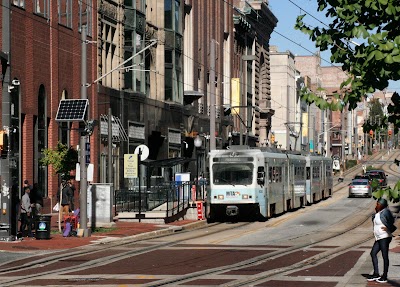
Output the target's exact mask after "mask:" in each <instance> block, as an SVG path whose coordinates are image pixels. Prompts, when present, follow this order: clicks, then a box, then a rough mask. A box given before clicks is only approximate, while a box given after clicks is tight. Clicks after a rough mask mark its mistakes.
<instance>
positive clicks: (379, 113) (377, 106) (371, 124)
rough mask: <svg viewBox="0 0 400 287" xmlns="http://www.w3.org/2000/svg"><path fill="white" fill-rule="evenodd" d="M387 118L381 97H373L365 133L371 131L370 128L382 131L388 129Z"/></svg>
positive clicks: (364, 127)
mask: <svg viewBox="0 0 400 287" xmlns="http://www.w3.org/2000/svg"><path fill="white" fill-rule="evenodd" d="M386 126H387V118H386V116H385V114H384V113H383V105H382V104H381V102H380V101H379V99H371V101H370V102H369V115H368V119H367V121H366V122H365V123H364V126H363V131H364V133H369V131H370V130H373V131H382V130H386Z"/></svg>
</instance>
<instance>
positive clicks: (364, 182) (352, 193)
mask: <svg viewBox="0 0 400 287" xmlns="http://www.w3.org/2000/svg"><path fill="white" fill-rule="evenodd" d="M359 196H362V197H371V196H372V187H371V185H370V183H369V181H368V179H353V180H352V181H351V183H350V184H349V197H359Z"/></svg>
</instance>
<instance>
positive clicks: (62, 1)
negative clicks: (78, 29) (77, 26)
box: [58, 0, 72, 28]
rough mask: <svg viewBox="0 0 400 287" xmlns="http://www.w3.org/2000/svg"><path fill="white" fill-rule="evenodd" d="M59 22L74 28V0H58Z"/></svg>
mask: <svg viewBox="0 0 400 287" xmlns="http://www.w3.org/2000/svg"><path fill="white" fill-rule="evenodd" d="M58 23H59V24H61V25H64V26H66V27H68V28H72V0H58Z"/></svg>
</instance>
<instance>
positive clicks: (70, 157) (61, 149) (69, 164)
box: [40, 142, 78, 179]
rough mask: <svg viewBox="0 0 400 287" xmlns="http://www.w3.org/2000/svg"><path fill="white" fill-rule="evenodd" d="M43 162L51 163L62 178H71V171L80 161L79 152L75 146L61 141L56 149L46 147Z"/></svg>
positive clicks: (44, 163)
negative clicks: (69, 145)
mask: <svg viewBox="0 0 400 287" xmlns="http://www.w3.org/2000/svg"><path fill="white" fill-rule="evenodd" d="M43 155H44V157H43V158H42V159H41V161H40V162H41V164H43V165H47V166H48V165H51V166H52V167H53V168H54V171H55V173H56V174H59V175H60V176H61V178H62V179H69V178H70V173H71V171H72V170H74V169H75V167H76V163H77V162H78V152H77V151H76V150H75V149H74V148H73V147H68V146H67V145H65V144H62V143H60V142H58V143H57V147H56V148H55V149H44V150H43Z"/></svg>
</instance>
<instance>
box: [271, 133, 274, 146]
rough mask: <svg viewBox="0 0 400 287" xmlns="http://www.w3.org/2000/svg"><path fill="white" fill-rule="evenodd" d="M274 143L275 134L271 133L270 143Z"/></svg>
mask: <svg viewBox="0 0 400 287" xmlns="http://www.w3.org/2000/svg"><path fill="white" fill-rule="evenodd" d="M274 143H275V135H274V134H271V144H274Z"/></svg>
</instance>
